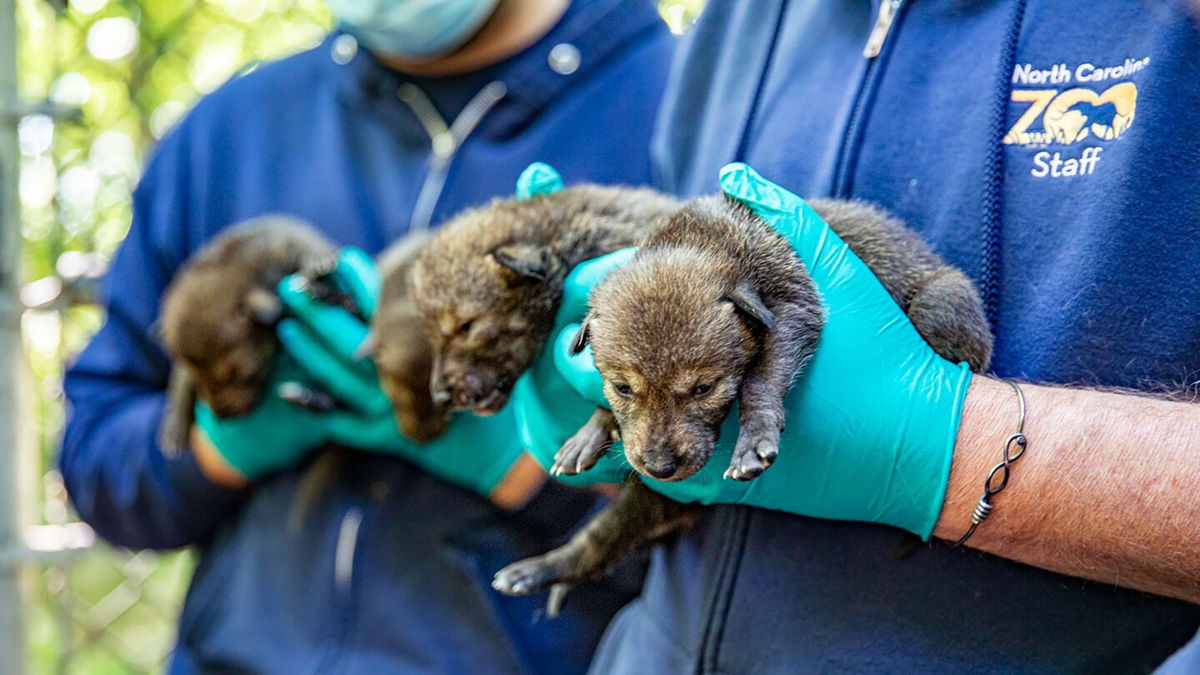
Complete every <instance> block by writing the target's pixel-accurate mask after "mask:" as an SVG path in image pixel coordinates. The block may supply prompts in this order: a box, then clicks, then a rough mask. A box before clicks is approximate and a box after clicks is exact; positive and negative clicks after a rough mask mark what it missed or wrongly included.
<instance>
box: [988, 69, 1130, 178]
mask: <svg viewBox="0 0 1200 675" xmlns="http://www.w3.org/2000/svg"><path fill="white" fill-rule="evenodd" d="M1149 64H1150V57H1146V58H1143V59H1137V60H1135V59H1125V61H1124V62H1123V63H1121V64H1120V65H1116V66H1107V67H1102V66H1097V65H1095V64H1092V63H1083V64H1080V65H1079V66H1077V67H1075V68H1071V67H1070V66H1068V65H1067V64H1066V63H1058V64H1054V65H1053V66H1051V67H1049V68H1042V69H1036V68H1034V66H1033V64H1029V63H1023V64H1019V65H1018V66H1017V67H1016V68H1014V69H1013V75H1012V82H1013V90H1012V101H1013V103H1016V104H1018V105H1024V106H1025V108H1024V110H1023V112H1022V113H1021V115H1020V116H1019V117H1018V118H1017V121H1016V122H1014V123H1013V125H1012V127H1011V128H1010V129H1009V130H1008V133H1007V134H1005V136H1004V143H1005V144H1008V145H1021V146H1025V147H1027V148H1053V151H1052V150H1049V149H1048V150H1042V151H1041V152H1038V153H1035V154H1034V155H1033V158H1032V159H1033V167H1032V168H1031V169H1030V171H1029V173H1030V175H1032V176H1033V177H1034V178H1047V177H1049V178H1065V177H1071V176H1086V175H1090V174H1091V173H1093V172H1094V171H1095V170H1096V166H1097V165H1098V164H1099V163H1100V153H1102V152H1104V146H1103V142H1108V141H1115V140H1117V139H1119V138H1121V136H1123V135H1125V132H1127V131H1128V130H1129V128H1130V127H1131V126H1132V125H1133V121H1134V116H1135V113H1136V112H1137V95H1138V90H1137V85H1135V84H1134V83H1133V82H1130V81H1124V82H1117V83H1113V84H1108V83H1110V82H1112V81H1113V80H1120V79H1124V78H1130V77H1132V76H1133V75H1134V74H1135V73H1138V72H1140V71H1141V70H1143V69H1145V68H1146V67H1147V66H1148V65H1149ZM1081 83H1083V84H1087V85H1088V86H1075V87H1070V88H1064V89H1027V88H1025V86H1027V85H1031V84H1032V85H1045V84H1051V85H1053V84H1062V85H1071V84H1081ZM1106 84H1108V86H1105V85H1106ZM1076 144H1084V145H1086V146H1087V147H1083V148H1082V149H1081V150H1080V151H1078V152H1075V151H1074V149H1072V148H1064V149H1058V148H1057V147H1056V146H1074V145H1076Z"/></svg>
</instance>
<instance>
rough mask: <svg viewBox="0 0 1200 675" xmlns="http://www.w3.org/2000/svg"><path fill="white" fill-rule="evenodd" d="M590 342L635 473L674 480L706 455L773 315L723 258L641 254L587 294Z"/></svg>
mask: <svg viewBox="0 0 1200 675" xmlns="http://www.w3.org/2000/svg"><path fill="white" fill-rule="evenodd" d="M591 307H592V310H591V312H590V313H589V315H588V318H587V320H586V321H585V322H584V326H583V328H582V329H581V330H580V332H579V335H578V337H577V339H576V342H575V348H576V349H577V350H582V349H583V347H584V346H585V345H586V344H587V343H588V342H590V343H591V345H592V350H593V354H594V356H595V361H596V367H597V368H598V369H599V371H600V374H601V375H602V376H603V377H604V393H605V396H606V397H607V398H608V400H609V403H610V404H611V405H612V411H613V413H614V414H615V416H616V418H617V422H618V423H619V424H620V426H621V439H622V441H623V442H624V445H625V455H626V457H627V458H628V460H629V463H630V464H631V465H632V466H633V468H634V469H636V470H637V471H638V472H640V473H643V474H645V475H647V476H650V477H652V478H657V479H659V480H668V481H675V480H682V479H684V478H687V477H688V476H691V475H692V474H694V473H696V472H697V471H699V470H700V469H701V468H702V467H703V466H704V465H705V464H706V463H707V462H708V460H709V458H710V457H711V456H712V452H713V446H714V445H715V444H716V442H717V437H718V435H719V432H720V428H721V423H722V421H724V419H725V416H726V415H727V414H728V413H729V410H730V408H731V407H732V405H733V402H734V401H735V400H736V399H737V397H738V389H739V387H740V386H741V383H742V379H743V377H744V376H745V374H746V370H747V368H749V366H750V364H751V363H752V362H753V360H754V358H755V356H756V355H757V354H758V351H759V348H760V344H761V338H762V335H763V333H764V331H766V330H769V328H770V327H771V325H772V324H773V321H774V317H773V316H772V315H771V312H770V311H769V310H768V309H767V308H766V307H765V306H764V305H763V303H762V301H761V299H760V298H759V296H758V293H757V292H756V291H755V290H754V289H753V288H752V287H750V285H748V284H747V283H744V282H741V283H739V280H738V279H736V278H734V277H733V274H732V266H731V265H730V264H729V262H728V261H723V260H721V259H719V258H716V257H713V256H709V255H705V254H701V253H698V252H697V251H695V250H690V249H662V250H658V251H646V252H643V253H642V254H639V256H638V257H637V258H635V259H634V260H633V261H632V262H631V263H630V264H628V265H626V266H625V267H624V268H622V269H620V270H617V271H615V272H613V273H612V274H611V275H609V277H608V278H607V279H605V281H604V282H603V283H602V284H600V285H599V286H598V287H597V288H596V289H595V290H594V291H593V292H592V296H591Z"/></svg>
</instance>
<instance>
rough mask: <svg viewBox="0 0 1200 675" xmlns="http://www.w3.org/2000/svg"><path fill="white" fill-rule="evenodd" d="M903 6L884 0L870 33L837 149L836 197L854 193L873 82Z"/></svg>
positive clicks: (897, 1) (901, 1)
mask: <svg viewBox="0 0 1200 675" xmlns="http://www.w3.org/2000/svg"><path fill="white" fill-rule="evenodd" d="M903 6H904V0H881V1H880V3H879V11H878V13H877V14H876V16H875V25H874V26H872V27H871V32H870V34H869V35H868V36H867V43H866V45H865V46H864V48H863V58H865V59H867V65H866V68H865V69H864V70H863V76H862V82H861V83H860V84H859V87H858V92H857V93H856V94H855V98H854V106H853V107H852V108H851V111H850V118H849V121H848V122H847V123H846V130H845V132H844V133H843V135H842V147H841V150H840V151H839V152H838V164H837V167H836V171H835V172H834V181H833V186H832V190H831V192H830V194H831V195H832V196H834V197H842V198H845V197H850V196H851V195H850V192H851V190H852V188H853V186H852V185H851V181H850V176H851V175H852V174H853V173H854V168H855V163H856V158H855V157H854V155H855V153H856V152H857V148H858V144H859V135H860V133H861V131H862V121H863V118H864V116H865V114H866V109H867V108H868V107H869V105H868V101H869V99H870V98H871V94H872V89H873V84H874V83H875V81H876V79H877V77H878V75H877V73H878V72H879V70H880V69H881V68H882V67H883V66H882V65H881V64H880V60H879V59H878V57H879V56H880V55H881V54H882V53H883V49H884V47H885V45H886V43H887V39H888V37H889V36H890V35H891V34H892V31H893V27H894V26H895V25H896V22H897V20H898V19H899V18H900V10H901V8H902V7H903Z"/></svg>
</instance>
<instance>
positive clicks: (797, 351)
mask: <svg viewBox="0 0 1200 675" xmlns="http://www.w3.org/2000/svg"><path fill="white" fill-rule="evenodd" d="M812 206H813V207H814V208H815V209H816V210H817V212H818V213H820V214H821V215H822V217H823V218H824V219H825V220H826V221H827V222H828V223H829V225H830V226H831V227H832V229H833V230H834V231H835V232H837V233H838V234H839V235H840V236H841V237H842V238H843V240H845V241H846V243H847V244H848V245H849V246H850V248H851V249H852V250H853V251H854V252H855V253H856V254H858V255H859V257H860V258H862V259H863V261H864V262H865V263H866V264H867V265H868V267H870V268H871V269H872V271H874V272H875V274H876V276H877V277H879V279H880V281H881V282H882V284H883V285H884V287H885V288H886V289H887V290H888V292H889V293H890V294H891V295H892V297H893V298H894V299H895V300H896V302H897V303H898V304H899V305H900V307H901V308H902V309H903V310H904V311H905V313H906V314H907V315H908V316H909V318H910V319H911V320H912V322H913V324H914V325H915V326H916V328H917V330H918V332H919V333H920V334H921V335H922V336H923V337H924V338H925V339H926V341H927V342H928V343H929V344H930V346H931V347H932V348H933V349H934V351H936V352H937V353H938V354H940V355H941V356H943V357H945V358H947V359H949V360H953V361H966V362H967V363H968V364H969V365H970V366H971V368H972V369H973V370H975V371H981V370H983V369H985V368H986V367H987V364H988V361H989V359H990V355H991V345H992V336H991V332H990V330H989V328H988V325H987V322H986V320H985V318H984V314H983V309H982V304H981V302H980V300H979V296H978V293H977V292H976V290H975V288H974V286H973V285H972V284H971V282H970V281H969V280H968V279H967V277H966V276H965V275H964V274H963V273H962V272H961V271H959V270H957V269H955V268H953V267H950V266H948V265H946V264H945V263H944V262H943V261H942V260H941V259H940V258H938V257H937V256H936V255H935V254H934V253H933V252H932V250H931V249H930V248H929V247H928V245H926V244H925V243H924V242H923V241H921V239H920V238H919V237H917V236H916V235H915V234H913V233H912V232H911V231H909V230H908V229H907V228H905V227H904V226H903V225H901V224H900V223H899V222H898V221H896V220H894V219H893V218H891V217H890V216H888V215H887V214H885V213H884V212H882V211H880V210H878V209H876V208H874V207H871V206H869V205H866V204H862V203H857V202H844V201H836V200H814V201H813V202H812ZM723 213H727V214H728V218H725V217H723V216H722V214H723ZM745 215H746V214H745V212H743V211H742V209H741V207H738V206H735V205H733V204H731V203H729V202H725V201H723V198H705V199H701V200H697V201H696V202H692V203H691V204H689V205H688V206H687V207H685V208H684V209H683V210H682V211H681V215H680V217H679V218H677V219H674V220H673V222H675V221H678V222H679V223H680V225H681V226H682V225H687V227H680V228H677V229H676V228H672V227H671V226H670V225H668V226H667V227H665V228H664V229H662V230H660V231H658V232H656V233H655V234H654V235H653V236H652V237H651V238H650V239H648V241H647V242H646V245H645V247H644V248H643V249H642V250H641V251H639V254H638V255H637V256H636V257H635V259H634V260H633V261H632V262H631V263H630V264H629V265H627V266H625V267H624V268H622V270H620V271H619V272H614V273H613V274H611V275H609V277H608V278H607V279H606V280H605V282H604V283H602V284H601V285H600V286H599V287H597V289H596V290H595V291H594V293H593V296H592V307H593V312H592V318H591V320H590V321H588V322H587V324H588V325H587V327H586V332H585V331H581V333H584V335H585V337H590V339H591V341H592V342H593V349H594V353H595V358H596V365H597V367H598V368H599V370H600V371H601V373H602V374H604V376H605V391H606V395H607V397H608V398H609V400H610V401H612V402H613V403H614V411H618V410H619V409H620V403H619V401H623V400H627V399H623V398H622V397H621V396H620V394H619V393H617V392H616V391H615V390H614V383H615V382H616V381H617V380H618V379H620V378H622V377H628V378H630V379H632V376H631V372H632V371H633V370H634V369H635V366H636V370H637V371H638V372H637V373H636V374H637V375H638V377H639V380H640V381H641V382H647V381H649V380H650V379H652V378H653V379H655V380H656V381H668V382H669V381H672V380H676V379H679V378H681V377H682V379H683V380H685V381H689V382H690V379H689V378H691V379H694V376H695V375H696V374H697V373H703V374H707V373H718V374H719V375H720V376H721V377H722V378H732V379H734V380H737V379H738V378H739V377H740V376H741V374H743V373H745V374H747V377H746V378H744V379H743V380H742V385H741V386H740V387H738V388H736V389H734V388H729V389H728V390H726V392H725V394H724V396H725V397H727V398H728V399H729V400H730V401H731V400H732V398H733V397H734V396H735V395H737V396H741V397H742V398H743V400H744V399H745V396H746V393H747V388H746V386H745V380H754V379H758V380H759V382H760V383H762V384H763V385H764V386H763V387H762V388H761V389H759V390H758V391H757V392H755V395H756V397H759V398H758V400H757V401H755V402H754V404H753V406H752V408H751V410H752V411H755V410H758V409H765V411H767V412H773V411H774V410H775V409H773V408H772V406H773V404H774V402H775V396H776V392H778V388H777V387H778V386H779V385H780V384H783V386H784V391H786V386H787V385H790V382H791V379H792V374H794V373H792V374H789V373H787V372H786V371H785V370H783V368H784V367H786V364H787V363H789V362H790V363H797V364H800V365H803V363H804V362H806V361H807V359H808V358H809V357H810V356H811V353H812V351H813V350H814V349H815V346H816V337H817V335H816V334H815V333H813V332H812V331H813V329H814V327H816V328H819V325H818V321H817V320H816V319H817V318H819V316H820V313H819V311H818V309H819V300H818V299H817V297H816V296H815V295H814V294H811V290H812V289H811V284H805V283H803V282H797V281H795V280H792V279H787V276H788V275H791V274H794V273H795V271H796V267H795V266H794V265H792V264H791V263H781V262H780V260H781V258H779V257H778V256H777V254H776V253H775V251H777V250H778V245H777V244H776V243H775V242H774V240H773V235H771V234H756V233H754V232H753V231H754V230H756V229H757V230H761V231H763V232H766V231H768V230H769V228H768V227H767V226H766V225H765V224H763V223H761V221H758V220H757V219H753V218H750V219H749V220H747V219H746V218H745ZM722 222H723V223H724V228H725V232H723V233H722V232H721V227H722ZM775 238H777V237H775ZM780 241H782V240H781V239H780ZM735 242H742V243H744V244H745V246H740V245H733V246H730V244H731V243H735ZM789 252H790V249H789ZM793 257H794V254H793ZM738 258H740V259H741V260H740V261H739V260H737V259H738ZM764 267H768V268H770V267H774V268H775V269H763V268H764ZM801 271H803V269H802V268H801ZM805 276H806V275H805ZM706 277H711V279H710V278H706ZM747 279H749V280H750V281H751V283H752V284H758V285H757V286H755V290H757V291H758V295H759V298H760V299H761V300H762V301H763V303H762V304H763V305H765V306H766V307H767V308H769V309H771V310H772V312H773V313H775V312H776V310H778V309H779V308H780V304H778V303H779V300H778V298H780V297H782V298H785V299H787V301H786V302H784V305H787V304H789V303H792V304H795V303H798V305H797V306H795V307H792V308H788V309H787V311H788V312H795V313H798V314H799V315H800V316H801V317H804V318H802V319H801V320H799V321H797V322H796V323H795V325H794V327H792V328H787V327H786V325H785V330H787V331H788V332H787V333H785V334H784V335H783V336H782V340H779V339H777V342H778V341H783V342H787V343H790V344H789V345H784V346H782V348H779V347H777V348H776V349H775V350H774V351H772V347H771V346H770V345H771V338H770V334H771V333H772V332H776V333H778V332H779V330H780V321H779V317H778V316H775V320H774V321H773V322H771V321H768V322H763V321H762V320H761V317H757V318H754V317H752V318H750V319H749V321H747V322H745V323H744V324H743V325H740V326H739V325H738V324H737V323H734V322H731V321H729V320H728V317H729V314H728V310H727V309H726V308H725V307H724V306H723V305H727V304H728V305H733V306H734V307H737V308H738V309H737V312H736V313H738V314H745V313H746V312H745V311H744V310H743V309H742V307H741V304H740V303H739V302H737V301H730V300H729V299H728V298H729V294H730V292H729V289H730V287H731V286H732V287H733V288H736V287H737V285H738V284H740V283H743V282H744V281H745V280H747ZM779 279H784V283H783V285H782V286H777V285H773V284H777V283H778V280H779ZM789 284H795V286H794V288H789ZM781 290H782V292H781ZM769 298H774V299H770V300H769ZM806 303H813V306H810V307H807V308H806V307H804V305H805V304H806ZM713 306H716V307H717V309H716V310H714V308H713ZM680 310H682V311H680ZM771 323H773V324H774V328H770V327H768V325H767V324H771ZM764 328H765V329H766V330H765V331H764V330H763V329H764ZM756 332H758V333H760V335H758V336H757V339H755V335H754V333H756ZM762 333H765V334H762ZM697 345H699V346H697ZM647 347H652V348H653V349H652V350H651V351H650V352H647V351H646V348H647ZM764 353H765V354H767V356H768V361H770V360H771V359H773V358H774V359H778V360H777V361H776V362H775V363H774V364H768V365H767V366H766V367H764V366H763V364H762V357H763V355H764ZM714 391H716V388H714ZM680 399H682V400H688V397H686V396H684V397H678V398H677V401H678V400H680ZM743 406H744V404H743ZM758 406H763V407H762V408H760V407H758ZM657 407H658V408H659V409H658V410H652V411H650V414H648V415H646V414H645V413H643V415H644V416H646V417H651V418H653V417H655V416H656V415H657V416H658V417H659V418H660V422H659V423H658V424H657V425H654V424H650V425H646V429H647V430H646V431H641V430H640V427H638V426H637V425H638V424H639V422H640V420H630V421H629V422H627V421H626V420H624V419H621V417H622V416H624V415H628V414H629V413H630V411H628V410H626V411H624V412H618V413H617V417H618V419H619V420H620V421H621V422H622V424H621V429H622V434H623V438H624V440H625V444H626V452H627V453H629V459H630V462H631V464H633V465H634V466H635V467H639V464H640V465H641V466H640V468H642V469H645V468H647V465H648V462H647V461H646V460H645V459H643V458H642V455H641V454H640V453H642V452H646V450H645V449H646V448H649V449H650V452H649V453H648V454H650V455H651V457H650V459H649V463H650V464H651V465H653V463H654V462H661V461H663V460H661V459H660V458H659V456H658V455H656V454H655V453H659V454H661V450H660V449H661V447H662V446H663V445H665V444H666V445H669V444H672V443H674V447H672V450H673V452H674V453H675V457H672V458H671V459H672V460H673V461H674V462H675V463H676V464H677V465H678V467H679V468H684V467H694V468H698V467H699V466H703V464H704V462H706V461H707V459H708V457H709V456H710V454H711V447H710V446H706V445H701V444H698V443H697V442H696V441H695V440H693V441H692V443H691V444H690V445H683V446H681V445H680V444H678V442H677V441H674V439H673V438H672V435H671V430H672V427H676V428H681V429H683V431H684V434H682V435H683V436H685V437H686V436H687V435H688V434H691V438H693V439H695V438H699V439H700V440H701V441H704V442H707V439H709V438H712V439H713V440H714V441H715V428H714V429H711V430H710V429H708V428H707V427H706V426H705V425H706V424H707V422H704V423H701V424H699V425H697V424H692V423H688V422H687V420H684V422H682V423H681V422H680V421H679V420H678V419H676V418H677V417H679V416H683V417H686V416H687V412H688V411H683V413H682V414H681V411H679V410H678V409H677V408H678V407H679V406H678V404H677V402H676V403H674V404H661V403H660V404H659V405H658V406H657ZM727 409H728V408H727V407H726V410H727ZM777 410H778V413H779V415H780V417H779V419H778V422H779V425H780V427H781V426H782V422H783V419H782V408H778V409H777ZM663 413H666V414H663ZM707 414H708V412H705V415H702V416H700V417H701V418H702V419H705V420H706V419H707ZM756 414H757V413H756ZM763 420H764V422H771V421H774V420H773V418H772V417H771V416H770V415H764V417H763ZM595 421H596V418H595V417H593V420H592V421H590V422H589V424H593V423H595ZM718 423H719V421H718ZM697 427H699V429H700V430H699V432H697ZM742 427H743V429H742V432H743V433H742V434H741V435H740V436H739V441H738V445H737V449H736V450H735V458H734V466H733V467H731V469H732V468H736V467H737V466H738V464H737V463H738V461H739V460H738V455H737V452H738V450H741V449H742V438H743V437H744V436H745V427H746V418H745V415H743V418H742ZM663 429H666V430H667V432H666V433H664V432H663V431H662V430H663ZM631 430H637V431H635V433H634V434H631V433H630V431H631ZM637 434H643V435H642V436H638V435H637ZM663 438H666V439H667V441H666V443H664V441H663V440H662V439H663ZM774 439H775V442H776V444H777V442H778V440H777V439H778V437H777V436H774ZM631 441H632V442H633V443H634V447H633V450H632V452H631ZM637 443H643V444H644V445H643V446H642V448H643V449H642V450H639V449H638V448H637V445H636V444H637ZM755 443H756V444H757V443H759V441H757V440H755ZM753 447H755V448H756V451H755V452H754V457H757V459H759V460H762V459H764V458H763V457H762V455H761V454H760V453H759V452H757V447H761V446H759V445H755V446H753ZM795 451H803V449H802V448H797V449H795ZM743 458H751V459H753V457H751V455H750V454H749V453H743ZM767 463H769V461H768V462H764V464H767ZM759 470H760V471H761V469H759ZM693 471H694V470H693ZM674 474H675V472H672V475H674ZM698 508H699V507H696V506H694V505H690V506H689V505H680V504H673V505H672V503H670V502H669V500H667V499H666V498H665V497H662V496H661V495H658V494H657V493H654V492H651V491H650V490H649V489H648V488H646V487H645V486H643V485H640V484H638V483H629V484H627V485H626V487H625V488H624V489H623V490H622V495H621V496H620V497H619V498H618V499H617V500H615V501H614V502H613V503H612V504H611V505H610V506H609V507H607V508H606V509H605V511H604V512H602V513H600V514H598V515H597V516H596V518H595V519H593V521H592V522H590V523H589V524H588V525H587V526H585V527H584V529H583V530H581V531H580V532H578V533H577V534H576V535H575V536H574V537H573V538H572V539H571V540H570V541H569V542H568V543H567V544H565V545H564V546H562V547H560V548H558V549H555V550H554V551H551V552H550V553H547V554H545V555H543V556H539V557H536V558H530V559H527V560H523V561H520V562H517V563H514V564H512V565H509V566H508V567H506V568H504V569H503V570H500V571H499V572H498V573H497V574H496V577H495V579H494V581H493V586H495V587H496V588H497V589H498V590H500V591H502V592H505V593H512V594H526V593H533V592H537V591H540V590H544V589H546V588H554V589H555V590H556V591H557V592H555V593H552V595H551V610H552V611H555V610H556V609H557V607H558V605H560V604H561V602H562V596H563V592H562V589H564V588H569V586H570V584H572V583H575V582H577V581H580V580H584V579H589V578H594V577H596V576H599V575H602V574H603V573H604V572H605V571H606V570H608V569H609V568H611V566H612V565H613V564H614V563H615V562H616V560H618V559H620V557H621V556H623V555H626V554H627V553H628V552H629V551H631V550H634V549H636V548H639V547H641V546H645V545H648V544H649V543H651V542H653V541H654V540H656V539H658V538H661V537H663V536H665V535H667V534H669V533H671V532H674V531H679V530H682V529H685V528H687V527H689V526H690V525H691V523H692V522H694V519H695V517H696V514H697V512H698Z"/></svg>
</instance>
